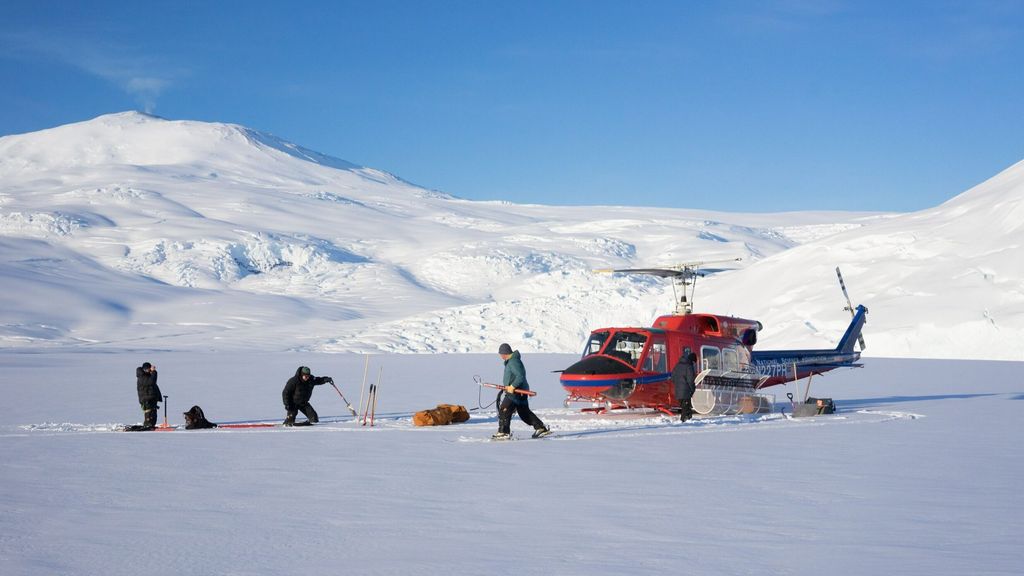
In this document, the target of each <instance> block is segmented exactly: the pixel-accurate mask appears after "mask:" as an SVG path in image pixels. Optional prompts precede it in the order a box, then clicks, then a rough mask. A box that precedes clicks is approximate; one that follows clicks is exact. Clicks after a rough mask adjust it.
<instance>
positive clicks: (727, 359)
mask: <svg viewBox="0 0 1024 576" xmlns="http://www.w3.org/2000/svg"><path fill="white" fill-rule="evenodd" d="M722 366H723V368H724V369H725V370H731V371H736V370H739V369H740V357H739V354H737V353H736V349H735V348H725V349H723V350H722Z"/></svg>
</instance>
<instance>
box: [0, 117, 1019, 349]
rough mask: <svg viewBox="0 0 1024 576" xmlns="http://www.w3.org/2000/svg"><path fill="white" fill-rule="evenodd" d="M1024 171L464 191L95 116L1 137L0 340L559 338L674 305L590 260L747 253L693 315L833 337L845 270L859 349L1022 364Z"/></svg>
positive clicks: (337, 343) (277, 144) (349, 345)
mask: <svg viewBox="0 0 1024 576" xmlns="http://www.w3.org/2000/svg"><path fill="white" fill-rule="evenodd" d="M453 169H457V168H454V167H453ZM1022 179H1024V164H1018V165H1016V166H1014V167H1011V168H1010V169H1008V170H1006V171H1005V172H1003V173H1001V174H999V175H997V176H996V177H994V178H992V179H991V180H989V181H988V182H985V183H983V184H981V185H979V186H978V187H976V188H974V189H972V190H970V191H968V192H965V193H964V194H962V195H960V196H958V197H956V198H954V199H952V200H950V201H949V202H947V203H945V204H943V205H941V206H938V207H936V208H933V209H930V210H925V211H922V212H917V213H913V214H861V213H837V212H799V213H782V214H745V213H742V212H740V210H742V208H743V207H742V206H737V207H736V209H737V212H708V211H697V210H669V209H661V208H657V209H655V208H643V207H628V204H629V203H630V197H629V194H628V191H624V192H623V198H622V203H623V204H624V205H627V207H615V206H586V207H563V206H540V205H519V204H513V203H508V202H472V201H467V200H461V199H458V198H453V197H451V196H448V195H446V194H443V193H439V192H436V191H432V190H427V189H424V188H421V187H418V186H415V185H413V184H410V183H408V182H405V181H403V180H401V179H399V178H397V177H395V176H393V175H390V174H387V173H385V172H381V171H379V170H374V169H370V168H365V167H359V166H356V165H353V164H351V163H348V162H345V161H344V160H339V159H336V158H331V157H328V156H324V155H322V154H319V153H316V152H313V151H311V150H308V149H305V148H302V147H300V146H297V145H295V144H291V143H288V142H285V141H283V140H280V139H278V138H276V137H273V136H270V135H267V134H263V133H260V132H256V131H253V130H250V129H247V128H244V127H241V126H235V125H228V124H214V123H202V122H187V121H168V120H163V119H160V118H156V117H152V116H147V115H144V114H139V113H122V114H113V115H108V116H102V117H99V118H96V119H94V120H91V121H88V122H82V123H78V124H71V125H67V126H61V127H58V128H54V129H51V130H44V131H40V132H35V133H31V134H24V135H14V136H6V137H3V138H0V287H2V288H3V290H0V308H2V310H3V317H2V319H0V347H2V348H4V349H8V350H32V351H37V350H40V349H54V350H57V349H76V350H124V349H140V350H196V351H201V350H206V351H211V350H217V351H232V350H235V351H240V350H260V351H286V350H292V351H311V352H312V351H316V352H395V353H437V352H463V353H476V352H492V351H493V350H495V349H496V347H497V345H498V344H499V343H501V342H502V341H509V342H512V343H513V344H515V345H516V347H518V348H520V349H522V350H524V351H530V352H534V351H536V352H562V353H567V352H575V351H577V350H578V349H579V347H580V345H581V342H582V341H583V339H584V337H585V336H586V334H587V333H588V332H589V331H590V330H591V329H592V328H595V327H600V326H607V325H634V326H635V325H646V324H649V323H650V321H651V320H652V319H653V318H654V317H656V316H657V315H659V314H661V313H664V312H667V311H669V310H671V308H672V306H673V296H672V292H671V289H670V287H669V286H667V285H665V284H664V283H662V282H659V281H656V280H654V279H651V278H644V277H636V276H606V275H599V274H594V273H593V272H592V270H593V269H596V268H618V267H650V266H659V265H661V266H664V265H671V264H676V263H680V262H691V261H709V262H715V261H720V260H732V259H735V258H742V261H741V262H738V263H735V264H733V265H729V267H734V268H735V269H734V270H730V271H725V272H721V273H718V274H715V275H714V276H710V277H708V278H705V279H703V280H701V281H700V283H699V284H698V286H697V298H696V302H697V309H698V310H699V311H711V312H718V313H727V314H735V315H740V316H744V317H749V318H754V319H757V320H760V321H761V322H762V323H763V324H764V326H765V329H764V332H763V333H762V335H761V338H760V341H761V342H762V344H763V346H764V347H768V348H786V347H826V346H832V345H834V344H835V343H836V342H837V341H838V339H839V337H840V336H841V334H842V332H843V330H844V329H845V327H846V324H847V322H848V315H847V314H846V313H845V312H844V311H843V310H842V307H843V305H844V304H845V302H843V300H842V297H841V294H840V292H839V289H838V286H837V283H836V280H835V273H834V268H835V267H836V266H841V267H842V268H843V272H844V275H845V277H846V280H847V283H848V285H849V288H850V291H851V293H852V297H853V299H854V300H855V304H856V303H863V304H865V305H866V306H867V307H868V308H869V310H870V314H869V316H868V324H867V326H866V328H865V336H866V338H867V342H868V349H867V351H866V354H867V355H868V356H877V357H943V358H975V359H1005V360H1024V316H1022V314H1024V268H1022V266H1024V264H1021V262H1022V261H1024V259H1022V258H1020V255H1019V252H1020V249H1019V248H1020V246H1021V244H1022V242H1024V231H1022V227H1021V226H1022V224H1021V223H1022V222H1024V207H1022V204H1021V200H1022V198H1024V185H1022ZM754 185H756V183H754ZM698 192H699V191H689V192H688V193H698ZM822 193H823V194H827V193H828V191H827V190H824V191H822Z"/></svg>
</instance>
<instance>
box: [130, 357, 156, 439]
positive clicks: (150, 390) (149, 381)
mask: <svg viewBox="0 0 1024 576" xmlns="http://www.w3.org/2000/svg"><path fill="white" fill-rule="evenodd" d="M156 377H157V373H156V366H154V365H152V364H150V363H149V362H143V363H142V366H139V367H138V368H136V369H135V389H136V391H137V392H138V393H139V406H141V407H142V416H143V421H142V428H143V429H144V430H152V429H153V428H155V427H156V412H157V408H159V405H160V401H161V400H163V395H162V394H161V393H160V387H159V386H157V384H156Z"/></svg>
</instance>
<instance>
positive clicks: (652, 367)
mask: <svg viewBox="0 0 1024 576" xmlns="http://www.w3.org/2000/svg"><path fill="white" fill-rule="evenodd" d="M641 369H642V370H643V371H644V372H657V373H659V374H662V373H664V372H668V358H667V354H666V349H665V337H664V336H662V335H661V334H655V335H654V336H653V337H651V347H650V348H649V349H648V350H647V356H645V357H644V363H643V367H642V368H641Z"/></svg>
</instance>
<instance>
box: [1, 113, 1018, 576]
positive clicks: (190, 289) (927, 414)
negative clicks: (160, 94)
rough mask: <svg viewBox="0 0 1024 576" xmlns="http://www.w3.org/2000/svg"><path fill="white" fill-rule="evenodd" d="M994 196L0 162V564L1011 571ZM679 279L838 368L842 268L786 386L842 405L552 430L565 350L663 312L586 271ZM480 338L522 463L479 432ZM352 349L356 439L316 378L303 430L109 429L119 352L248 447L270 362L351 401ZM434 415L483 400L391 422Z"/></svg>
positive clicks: (999, 245)
mask: <svg viewBox="0 0 1024 576" xmlns="http://www.w3.org/2000/svg"><path fill="white" fill-rule="evenodd" d="M452 169H458V168H457V167H453V168H452ZM627 192H628V191H627ZM687 193H699V191H687ZM1022 199H1024V163H1021V164H1017V165H1015V166H1013V167H1010V168H1008V169H1007V170H1006V171H1004V172H1003V173H1001V174H998V175H996V176H995V177H993V178H992V179H990V180H988V181H987V182H984V183H982V184H980V185H979V186H977V187H975V188H973V189H971V190H969V191H967V192H965V193H963V194H961V195H960V196H957V197H956V198H953V199H951V200H949V201H948V202H946V203H944V204H942V205H941V206H937V207H935V208H932V209H929V210H924V211H921V212H916V213H911V214H874V213H843V212H792V213H778V214H748V213H743V212H740V211H736V212H709V211H697V210H670V209H662V208H650V207H628V206H582V207H579V206H577V207H567V206H541V205H523V204H516V203H513V202H473V201H468V200H464V199H460V198H455V197H452V196H449V195H447V194H444V193H443V192H439V191H434V190H429V189H425V188H422V187H420V186H417V185H414V184H412V183H409V182H406V181H404V180H402V179H401V178H399V177H397V176H394V175H391V174H388V173H386V172H382V171H380V170H376V169H373V168H368V167H361V166H357V165H355V164H352V163H349V162H346V161H344V160H341V159H337V158H332V157H329V156H326V155H323V154H320V153H318V152H315V151H312V150H308V149H306V148H303V147H301V146H299V145H296V144H293V143H290V142H287V141H285V140H282V139H280V138H278V137H275V136H272V135H269V134H265V133H261V132H258V131H255V130H252V129H249V128H246V127H242V126H237V125H231V124H220V123H204V122H191V121H170V120H164V119H161V118H157V117H154V116H149V115H145V114H139V113H133V112H132V113H122V114H113V115H108V116H102V117H99V118H96V119H93V120H90V121H87V122H81V123H77V124H72V125H67V126H61V127H57V128H54V129H51V130H44V131H40V132H36V133H32V134H23V135H12V136H5V137H3V138H0V288H2V289H0V310H2V311H3V314H2V319H0V393H2V394H3V398H4V401H3V402H2V403H0V459H2V461H3V462H4V465H3V467H2V468H0V487H2V490H0V573H2V574H4V575H5V576H6V575H8V574H11V575H22V574H24V575H37V574H40V575H41V574H103V575H110V576H116V575H120V574H137V573H140V572H144V573H149V574H158V575H159V574H181V573H201V574H232V575H243V574H267V573H286V574H287V573H293V572H299V571H302V572H311V573H329V574H334V573H355V574H407V573H410V572H414V571H416V572H430V573H441V572H460V573H470V574H478V573H486V574H517V575H518V574H587V575H600V574H625V573H628V574H645V573H666V572H673V573H674V572H692V573H698V574H705V573H714V574H820V573H821V572H822V571H823V570H824V571H827V572H828V573H830V574H840V575H842V574H873V573H899V574H927V575H929V576H933V575H939V574H967V573H969V574H1019V573H1020V565H1021V561H1020V552H1019V543H1020V542H1021V541H1022V539H1024V538H1022V537H1024V529H1022V528H1024V520H1022V518H1024V509H1022V499H1021V498H1020V496H1019V493H1018V492H1017V491H1016V489H1015V488H1016V486H1015V483H1016V479H1017V478H1018V477H1019V476H1020V475H1021V473H1022V472H1024V470H1022V464H1021V463H1022V462H1024V458H1022V456H1024V455H1022V454H1021V447H1020V443H1019V440H1018V439H1019V438H1020V437H1021V434H1022V424H1021V419H1020V418H1019V417H1018V415H1017V412H1016V410H1017V409H1019V405H1020V402H1021V401H1022V400H1024V389H1022V386H1021V382H1024V364H1022V363H1021V362H1019V361H1020V360H1024V344H1022V343H1024V302H1022V300H1024V264H1021V259H1020V258H1019V255H1018V252H1019V247H1020V246H1021V244H1022V241H1024V237H1022V235H1024V231H1022V230H1024V225H1022V224H1021V222H1024V217H1022V216H1024V212H1022V210H1024V208H1022ZM626 201H628V196H624V202H626ZM737 209H738V210H742V206H738V207H737ZM736 258H742V260H741V261H739V262H727V263H725V264H723V263H722V262H721V261H731V260H734V259H736ZM693 261H706V262H709V265H708V266H709V267H712V268H714V267H722V268H728V269H726V270H722V271H719V272H717V273H714V274H711V275H709V276H707V277H706V278H702V279H700V280H699V282H698V285H697V292H696V295H697V298H696V302H697V305H696V308H697V311H712V312H718V313H725V314H735V315H738V316H743V317H747V318H754V319H757V320H760V321H761V322H762V323H763V324H764V330H763V332H762V334H761V335H760V337H759V342H760V343H759V345H758V346H759V347H760V348H764V349H784V348H822V347H828V346H832V345H834V344H835V343H836V342H837V341H838V339H839V337H840V336H841V334H842V332H843V331H844V330H845V328H846V326H847V324H848V323H849V315H848V313H846V312H844V311H843V310H842V306H843V305H845V301H843V299H842V296H841V293H840V292H839V290H838V287H837V286H836V279H835V270H834V269H835V267H836V266H840V267H841V268H842V270H843V274H844V277H845V279H846V282H847V285H848V287H849V289H850V291H851V296H852V298H853V300H854V304H859V303H863V304H865V305H866V306H867V307H868V308H869V309H870V314H869V316H868V323H867V325H866V327H865V332H864V334H865V338H866V340H867V343H868V349H867V351H866V352H865V355H866V358H867V359H866V361H865V364H866V366H865V367H864V368H863V369H859V370H846V371H840V372H833V373H830V374H828V375H826V376H824V377H815V379H814V383H813V386H812V390H811V393H812V394H814V395H818V396H829V397H834V398H836V400H837V404H838V406H839V410H840V411H839V413H837V414H835V415H831V416H823V417H817V418H811V419H791V418H788V417H787V415H786V414H785V413H783V412H782V411H779V410H777V411H776V412H774V413H772V414H764V415H759V416H742V417H737V416H733V417H717V418H699V419H697V420H694V421H691V422H688V423H686V424H682V423H680V422H678V421H675V420H672V419H669V418H666V417H663V416H661V415H660V414H657V413H651V412H644V413H635V414H626V415H616V416H614V417H609V416H595V415H584V414H581V413H580V412H578V411H576V410H570V409H567V408H564V407H563V406H562V403H561V401H562V398H564V394H563V393H562V392H561V389H560V387H559V385H558V380H557V373H554V372H553V371H555V370H560V369H562V368H565V367H566V366H567V365H569V364H570V363H571V362H572V361H573V360H574V359H575V357H576V356H575V353H576V352H578V350H579V348H580V345H581V342H582V341H583V339H584V337H585V336H586V334H587V333H588V332H589V330H591V329H592V328H595V327H599V326H607V325H646V324H649V322H650V321H651V320H652V319H653V318H655V317H656V316H658V315H660V314H662V313H665V312H667V311H668V310H670V309H671V308H672V305H673V301H672V300H673V296H672V290H671V288H670V287H669V286H668V285H666V284H665V283H664V282H662V281H660V280H658V279H655V278H651V277H645V276H631V275H605V274H595V273H594V272H593V270H594V269H602V268H636V267H652V266H666V265H673V264H678V263H680V262H693ZM503 341H507V342H510V343H512V344H513V346H514V347H515V348H517V349H520V350H522V351H523V353H524V360H525V362H526V366H527V369H528V371H529V374H530V382H531V385H532V388H533V389H534V390H537V391H538V396H537V397H536V398H534V399H533V400H531V404H532V405H533V406H534V408H535V409H536V410H537V412H538V414H539V415H540V416H541V418H543V419H544V421H545V422H546V423H547V424H548V425H549V426H551V427H552V429H553V430H555V433H556V434H555V435H554V436H552V437H549V438H546V439H543V440H528V439H524V440H522V441H518V440H517V441H513V442H505V443H494V442H487V441H486V439H487V438H488V437H489V436H490V434H491V433H492V432H493V431H494V430H495V429H496V421H495V416H494V413H493V411H492V410H491V409H489V408H486V405H487V404H488V403H489V402H490V401H491V400H492V399H493V395H492V394H491V392H493V390H490V389H487V390H486V391H481V390H480V389H479V388H478V387H477V386H476V385H475V384H474V380H473V376H474V375H480V376H481V377H482V378H483V379H484V380H491V381H494V380H497V379H498V378H500V374H501V366H500V363H499V361H498V358H497V356H496V355H495V354H494V351H495V350H496V348H497V346H498V344H499V343H501V342H503ZM354 352H358V353H373V355H372V356H370V361H369V370H368V372H369V374H370V380H371V381H376V380H377V378H378V376H379V377H380V378H381V380H380V399H379V404H378V410H377V425H376V426H374V427H372V428H370V427H363V426H359V425H358V424H357V423H356V422H354V421H353V420H352V418H351V416H350V415H348V413H347V411H346V410H345V407H344V404H343V403H342V402H341V400H340V398H338V397H337V395H336V394H334V391H333V390H332V389H329V388H328V387H319V388H317V390H316V392H315V394H314V396H313V403H314V404H315V405H316V407H317V408H318V410H319V412H320V414H321V416H322V419H323V421H322V423H321V424H320V425H317V426H315V427H308V428H301V429H284V428H270V429H233V430H226V429H219V430H200V431H184V430H178V431H174V432H169V433H155V432H154V433H122V432H115V431H114V430H115V429H116V428H117V427H118V426H119V425H121V424H125V423H133V422H136V421H138V420H139V419H141V414H140V413H139V410H138V407H137V404H136V399H135V391H134V386H133V381H132V380H131V378H132V376H133V371H132V369H133V368H134V367H135V366H137V365H139V364H141V363H142V362H143V361H150V362H153V363H155V364H156V365H157V366H158V368H159V371H160V374H161V376H160V386H161V388H162V390H163V392H164V393H165V394H167V395H168V396H169V397H170V401H169V403H170V407H169V410H168V412H169V419H170V420H171V421H172V422H173V423H181V421H182V418H181V413H182V412H184V411H185V410H187V409H188V408H189V407H190V406H192V405H193V404H198V405H201V406H202V407H203V409H204V410H205V411H206V413H207V415H208V417H209V418H210V419H211V420H213V421H215V422H230V421H270V422H276V421H279V420H280V419H282V418H283V409H282V407H281V405H280V400H279V399H280V396H279V393H280V390H281V388H282V387H283V385H284V381H285V380H286V379H287V378H288V377H289V376H290V375H291V374H293V373H294V371H295V367H296V366H299V365H309V366H311V367H312V368H313V371H314V373H315V374H320V375H331V376H333V377H334V378H335V380H336V381H337V382H338V385H339V387H340V388H341V389H342V390H343V391H344V393H345V394H346V396H347V397H348V399H349V400H350V401H352V402H353V403H358V399H359V396H360V389H361V388H362V375H363V370H364V359H365V358H366V356H364V355H362V354H354ZM453 353H456V354H453ZM481 353H484V354H481ZM921 358H932V359H930V360H924V359H921ZM1000 360H1015V361H1011V362H1007V361H1000ZM769 391H770V392H772V393H774V394H775V401H776V406H777V408H781V409H783V410H785V409H786V407H787V405H788V401H787V400H786V398H785V394H786V392H791V393H794V394H796V395H797V396H798V397H799V396H801V395H802V394H803V393H804V390H803V388H802V387H801V388H799V389H798V387H797V386H796V385H794V384H790V385H789V386H787V387H776V388H773V389H770V390H769ZM439 403H461V404H464V405H467V406H468V407H470V408H477V407H478V406H480V407H481V409H475V410H473V418H472V419H471V420H470V421H469V422H467V423H465V424H460V425H456V426H450V427H443V428H431V429H423V428H415V427H414V426H412V423H411V415H412V413H413V412H414V411H417V410H422V409H428V408H432V407H434V406H435V405H437V404H439ZM786 411H787V412H788V410H786ZM513 431H514V432H515V433H516V434H517V436H519V437H520V438H525V437H526V436H527V435H528V434H529V430H528V429H527V427H525V426H524V425H523V424H522V423H521V422H519V421H518V420H515V421H514V423H513Z"/></svg>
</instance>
